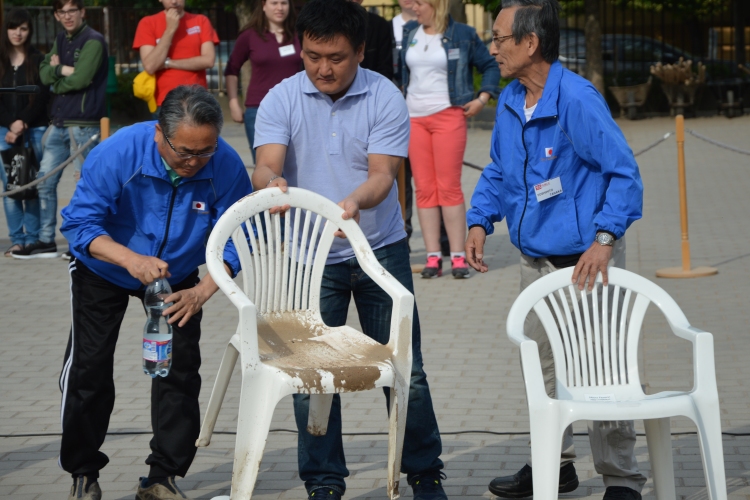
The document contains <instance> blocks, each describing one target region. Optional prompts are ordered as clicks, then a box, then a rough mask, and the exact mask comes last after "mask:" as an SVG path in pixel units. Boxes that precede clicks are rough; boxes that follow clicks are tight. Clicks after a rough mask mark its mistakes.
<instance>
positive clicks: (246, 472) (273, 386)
mask: <svg viewBox="0 0 750 500" xmlns="http://www.w3.org/2000/svg"><path fill="white" fill-rule="evenodd" d="M242 379H243V380H242V393H241V395H240V410H239V415H238V417H237V439H236V441H235V446H234V466H233V469H232V493H231V497H232V498H234V499H241V500H250V498H251V497H252V494H253V488H254V487H255V481H256V479H257V478H258V470H259V469H260V461H261V459H262V458H263V450H264V449H265V447H266V440H267V439H268V431H269V430H270V428H271V419H272V418H273V411H274V409H275V408H276V404H277V403H278V402H279V400H280V399H281V398H282V397H283V396H284V395H286V393H285V392H284V391H283V389H282V386H281V385H280V383H281V381H280V380H279V379H278V378H275V377H273V376H266V375H265V374H264V373H262V372H261V373H251V374H248V375H245V374H243V377H242Z"/></svg>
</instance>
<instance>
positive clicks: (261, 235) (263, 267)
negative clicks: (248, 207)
mask: <svg viewBox="0 0 750 500" xmlns="http://www.w3.org/2000/svg"><path fill="white" fill-rule="evenodd" d="M253 219H254V220H255V229H256V230H257V231H258V257H259V258H260V296H259V297H256V298H255V300H256V303H255V305H256V306H258V312H260V313H261V314H264V313H265V312H266V311H267V310H268V309H267V308H266V304H267V303H268V262H267V261H268V251H267V250H266V236H265V231H264V229H263V223H262V222H261V221H262V220H263V219H262V217H261V214H257V215H256V216H255V217H253Z"/></svg>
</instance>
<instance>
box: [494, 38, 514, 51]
mask: <svg viewBox="0 0 750 500" xmlns="http://www.w3.org/2000/svg"><path fill="white" fill-rule="evenodd" d="M508 38H513V35H507V36H493V37H492V43H494V44H495V47H497V48H498V49H499V48H500V45H502V43H503V42H504V41H505V40H507V39H508Z"/></svg>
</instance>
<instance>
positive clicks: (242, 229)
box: [196, 188, 414, 500]
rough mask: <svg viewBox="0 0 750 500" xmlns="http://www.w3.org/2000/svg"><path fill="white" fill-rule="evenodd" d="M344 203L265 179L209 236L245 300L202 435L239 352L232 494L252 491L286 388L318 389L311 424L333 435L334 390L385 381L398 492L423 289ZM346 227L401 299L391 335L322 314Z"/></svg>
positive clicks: (231, 293) (227, 282) (240, 301)
mask: <svg viewBox="0 0 750 500" xmlns="http://www.w3.org/2000/svg"><path fill="white" fill-rule="evenodd" d="M283 205H290V206H291V207H292V209H291V210H290V211H289V212H287V216H286V217H281V216H280V215H279V214H278V213H277V214H273V215H272V214H270V213H269V209H271V208H272V207H276V206H283ZM342 213H343V209H341V208H340V207H339V206H338V205H336V204H335V203H333V202H331V201H330V200H328V199H326V198H324V197H322V196H320V195H318V194H315V193H312V192H310V191H305V190H302V189H295V188H289V190H288V192H287V193H282V192H281V190H280V189H264V190H260V191H257V192H255V193H253V194H251V195H249V196H246V197H245V198H243V199H242V200H240V201H238V202H237V203H235V204H234V205H233V206H232V207H231V208H230V209H229V210H227V212H226V213H225V214H224V215H223V216H222V217H221V218H220V219H219V222H218V223H217V225H216V227H215V228H214V229H213V231H212V233H211V236H210V238H209V240H208V248H207V250H206V261H207V266H208V271H209V273H211V276H212V277H213V279H214V281H215V282H216V283H217V285H218V286H219V288H220V289H221V290H222V291H223V292H224V293H225V294H226V295H227V297H229V299H230V300H231V301H232V303H233V304H234V305H235V306H236V307H237V309H238V310H239V325H238V327H237V333H236V334H235V335H234V336H233V337H232V338H231V340H230V341H229V345H227V348H226V351H225V353H224V358H223V360H222V362H221V366H220V368H219V373H218V374H217V377H216V382H215V384H214V388H213V392H212V393H211V399H210V400H209V403H208V408H207V410H206V416H205V419H204V421H203V425H202V427H201V432H200V437H199V438H198V441H197V442H196V445H197V446H208V444H209V442H210V440H211V434H212V433H213V429H214V426H215V424H216V419H217V417H218V414H219V409H220V407H221V403H222V401H223V399H224V394H225V393H226V390H227V386H228V384H229V379H230V377H231V375H232V371H233V368H234V365H235V363H236V361H237V358H238V356H239V358H240V363H241V368H242V389H241V395H240V408H239V416H238V421H237V439H236V445H235V458H234V469H233V474H232V491H231V497H232V499H233V500H238V499H249V498H250V497H251V495H252V491H253V488H254V485H255V481H256V478H257V476H258V470H259V467H260V461H261V458H262V455H263V449H264V447H265V443H266V439H267V437H268V431H269V428H270V425H271V418H272V416H273V411H274V408H275V407H276V405H277V404H278V402H279V401H280V400H281V398H283V397H284V396H287V395H291V394H296V393H303V394H310V395H311V396H310V415H309V419H308V428H307V431H308V432H310V433H311V434H313V435H324V434H325V433H326V430H327V426H328V416H329V413H330V409H331V401H332V398H333V394H335V393H343V392H355V391H363V390H368V389H374V388H376V387H390V388H391V397H390V407H389V415H390V430H389V440H388V495H389V496H390V498H391V499H395V498H398V496H399V474H400V468H401V451H402V448H403V443H404V432H405V428H406V409H407V400H408V395H409V380H410V374H411V364H412V352H411V329H412V314H413V309H414V296H413V295H412V294H411V293H410V292H409V291H408V290H407V289H406V288H404V287H403V286H402V285H401V283H399V282H398V281H397V280H396V279H395V278H394V277H393V276H391V275H390V274H389V273H388V272H387V271H386V270H385V269H384V268H383V267H382V266H381V265H380V263H379V262H378V260H377V259H376V258H375V256H374V255H373V252H372V249H371V248H370V245H369V244H368V242H367V239H366V238H365V236H364V234H363V233H362V230H361V229H360V228H359V226H358V225H357V223H356V222H354V221H353V220H343V219H342V217H341V214H342ZM282 223H283V227H284V231H283V235H284V236H283V238H282V230H281V228H282ZM339 229H340V230H342V231H343V232H344V233H345V234H346V236H347V239H348V240H349V242H350V243H351V245H352V248H353V249H354V253H355V255H356V258H357V260H358V262H359V264H360V266H361V267H362V269H363V270H364V271H365V272H366V273H367V274H368V275H369V276H370V277H371V278H372V279H373V281H375V282H376V283H377V284H378V285H380V287H381V288H383V290H385V292H386V293H388V295H389V296H390V297H391V299H392V300H393V306H392V312H391V326H390V339H389V342H388V344H386V345H382V344H380V343H378V342H376V341H374V340H373V339H371V338H369V337H368V336H366V335H365V334H363V333H361V332H359V331H357V330H355V329H353V328H350V327H348V326H342V327H336V328H332V327H328V326H326V325H325V323H324V322H323V320H322V318H321V315H320V285H321V279H322V275H323V269H324V267H325V264H326V259H327V257H328V252H329V250H330V248H331V244H332V242H333V239H334V232H335V231H337V230H339ZM230 238H231V240H232V242H233V244H234V245H235V247H236V248H237V252H238V254H239V256H240V261H241V263H242V269H243V271H242V277H243V284H244V286H243V288H244V289H242V288H240V287H239V286H238V285H237V284H236V283H235V282H234V280H232V279H231V278H230V277H229V276H228V275H227V273H226V271H225V269H224V263H223V255H224V247H225V245H226V244H227V241H228V240H229V239H230ZM248 240H249V241H250V243H249V244H248ZM251 247H252V250H251Z"/></svg>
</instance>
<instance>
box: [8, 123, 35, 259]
mask: <svg viewBox="0 0 750 500" xmlns="http://www.w3.org/2000/svg"><path fill="white" fill-rule="evenodd" d="M44 130H45V127H35V128H30V129H29V130H28V132H27V133H28V134H30V136H31V147H32V148H34V154H35V155H36V158H37V161H39V160H41V158H42V136H43V135H44ZM7 133H8V129H7V128H5V127H0V151H5V150H7V149H10V148H11V145H10V144H8V143H7V142H5V140H4V138H5V134H7ZM0 181H2V186H3V191H5V186H6V184H7V183H8V178H7V177H6V175H5V168H0ZM3 206H4V208H5V220H6V221H7V223H8V232H9V233H10V242H11V243H12V244H13V245H29V244H31V243H35V242H36V241H37V240H38V239H39V199H38V198H34V199H33V200H14V199H13V198H9V197H7V196H6V197H4V198H3Z"/></svg>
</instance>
